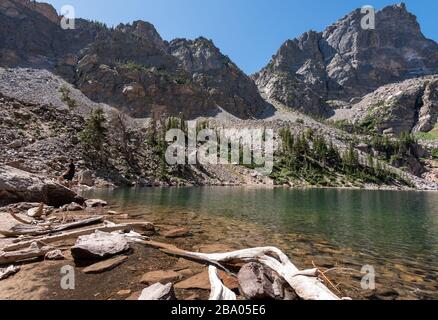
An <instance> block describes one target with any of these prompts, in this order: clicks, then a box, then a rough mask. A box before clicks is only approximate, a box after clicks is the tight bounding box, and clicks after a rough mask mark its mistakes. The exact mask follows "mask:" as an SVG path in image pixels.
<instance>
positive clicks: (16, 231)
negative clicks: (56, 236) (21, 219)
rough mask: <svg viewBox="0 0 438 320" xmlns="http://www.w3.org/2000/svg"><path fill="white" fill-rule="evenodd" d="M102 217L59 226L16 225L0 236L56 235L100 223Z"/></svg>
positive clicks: (1, 231)
mask: <svg viewBox="0 0 438 320" xmlns="http://www.w3.org/2000/svg"><path fill="white" fill-rule="evenodd" d="M103 219H104V217H103V216H97V217H92V218H87V219H84V220H79V221H75V222H71V223H66V224H61V225H58V226H54V227H52V226H50V225H49V226H44V227H43V226H29V225H24V224H23V225H17V226H15V227H13V228H12V229H11V230H0V234H1V235H3V236H5V237H9V238H15V237H19V236H42V235H46V234H50V233H57V232H61V231H66V230H71V229H76V228H80V227H85V226H89V225H91V224H97V223H102V222H103Z"/></svg>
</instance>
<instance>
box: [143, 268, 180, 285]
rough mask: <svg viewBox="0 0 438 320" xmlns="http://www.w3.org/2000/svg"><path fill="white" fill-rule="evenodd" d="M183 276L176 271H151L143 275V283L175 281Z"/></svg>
mask: <svg viewBox="0 0 438 320" xmlns="http://www.w3.org/2000/svg"><path fill="white" fill-rule="evenodd" d="M180 278H181V274H180V273H178V272H175V271H162V270H160V271H151V272H148V273H146V274H145V275H143V277H142V278H141V283H143V284H153V283H157V282H169V281H175V280H178V279H180Z"/></svg>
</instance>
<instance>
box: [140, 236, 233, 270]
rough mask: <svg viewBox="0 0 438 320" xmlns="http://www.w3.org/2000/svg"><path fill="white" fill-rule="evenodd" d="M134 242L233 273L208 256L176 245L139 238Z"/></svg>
mask: <svg viewBox="0 0 438 320" xmlns="http://www.w3.org/2000/svg"><path fill="white" fill-rule="evenodd" d="M136 242H138V243H142V244H144V245H146V246H148V247H151V248H154V249H159V250H160V251H162V252H164V253H166V254H168V255H174V256H178V257H181V258H184V259H187V260H191V261H194V262H198V263H201V264H206V265H213V266H216V267H217V268H219V269H221V270H223V271H226V272H227V273H229V274H233V273H232V272H231V271H230V270H228V269H227V268H226V267H225V266H223V265H222V264H221V263H219V262H217V261H213V260H211V259H209V258H208V257H197V256H196V255H194V254H192V252H188V251H184V250H181V249H179V248H178V247H176V246H174V245H171V244H167V243H162V242H156V241H151V240H148V241H144V240H139V241H136ZM233 275H234V274H233Z"/></svg>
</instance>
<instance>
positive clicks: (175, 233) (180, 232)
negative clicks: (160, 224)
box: [163, 228, 192, 238]
mask: <svg viewBox="0 0 438 320" xmlns="http://www.w3.org/2000/svg"><path fill="white" fill-rule="evenodd" d="M163 235H164V236H165V237H166V238H184V237H189V236H191V235H192V233H191V232H190V230H189V229H187V228H177V229H172V230H169V231H167V232H165V233H164V234H163Z"/></svg>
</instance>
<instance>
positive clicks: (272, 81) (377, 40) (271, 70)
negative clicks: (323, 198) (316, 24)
mask: <svg viewBox="0 0 438 320" xmlns="http://www.w3.org/2000/svg"><path fill="white" fill-rule="evenodd" d="M363 17H364V14H362V13H361V10H360V9H358V10H355V11H353V12H352V13H350V14H349V15H347V16H345V17H344V18H342V19H341V20H339V21H338V22H336V23H335V24H333V25H332V26H330V27H328V28H327V29H326V30H325V31H324V32H322V33H317V32H313V31H311V32H308V33H305V34H304V35H302V36H301V37H299V38H297V39H294V40H289V41H287V42H286V43H284V44H283V45H282V47H281V48H280V50H279V51H278V52H277V54H276V55H275V56H274V57H273V59H272V60H271V62H270V63H269V65H268V66H267V67H265V68H264V69H263V70H261V71H260V72H259V73H257V74H256V75H254V79H255V81H256V83H257V85H258V86H259V88H260V90H261V91H262V92H264V93H265V94H266V96H267V97H268V98H270V99H273V100H277V101H280V102H282V103H284V104H286V105H287V106H290V107H291V108H294V109H298V110H300V111H305V112H307V113H311V114H315V111H316V112H317V113H321V112H323V111H324V107H325V106H324V104H323V103H322V104H320V106H319V109H318V107H317V106H315V103H314V102H313V101H312V103H309V104H306V103H303V98H302V93H301V92H302V91H303V88H305V89H304V90H308V91H309V92H310V94H305V96H306V97H311V96H316V97H320V100H321V101H326V100H343V101H347V102H349V101H350V100H351V99H353V98H357V97H359V98H360V97H362V96H364V95H366V94H368V93H370V92H373V91H374V90H376V89H378V88H379V87H381V86H384V85H387V84H390V83H395V82H399V81H403V80H406V79H411V78H415V77H419V76H425V75H430V74H436V73H438V45H437V43H436V42H434V41H432V40H428V39H426V38H425V36H424V35H423V34H422V32H421V29H420V26H419V24H418V22H417V19H416V17H415V16H414V15H412V14H411V13H409V12H408V11H407V9H406V6H405V5H404V4H398V5H393V6H389V7H386V8H384V9H382V10H380V11H377V12H376V28H375V29H374V30H364V29H362V27H361V20H362V18H363ZM281 79H286V80H281ZM289 88H294V89H295V90H293V89H292V90H291V89H289ZM315 101H316V100H315Z"/></svg>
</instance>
